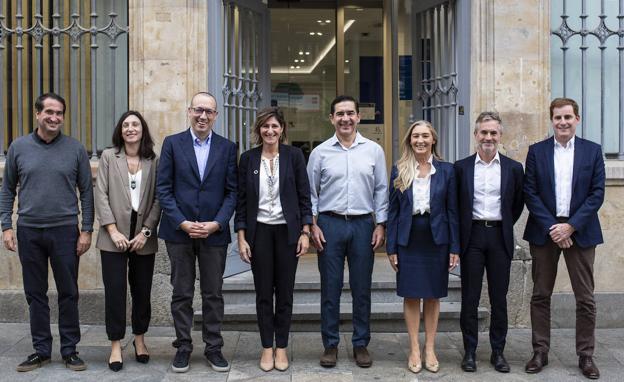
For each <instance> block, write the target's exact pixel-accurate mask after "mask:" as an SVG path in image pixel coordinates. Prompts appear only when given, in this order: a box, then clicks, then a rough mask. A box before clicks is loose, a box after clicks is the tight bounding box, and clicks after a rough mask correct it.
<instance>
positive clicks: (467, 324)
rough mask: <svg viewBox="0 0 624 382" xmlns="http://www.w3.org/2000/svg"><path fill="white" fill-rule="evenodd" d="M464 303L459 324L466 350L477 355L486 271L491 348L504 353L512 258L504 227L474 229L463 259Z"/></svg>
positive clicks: (475, 227)
mask: <svg viewBox="0 0 624 382" xmlns="http://www.w3.org/2000/svg"><path fill="white" fill-rule="evenodd" d="M461 266H462V268H461V286H462V291H461V295H462V302H461V314H460V319H459V324H460V327H461V331H462V336H463V339H464V350H466V351H467V352H474V351H475V350H476V348H477V343H478V335H479V331H478V322H477V320H478V316H477V312H478V308H479V299H480V298H481V286H482V282H483V271H484V270H486V271H487V280H488V294H489V296H490V304H491V311H492V316H491V319H490V345H491V347H492V351H494V352H502V351H503V350H504V349H505V343H506V338H507V291H508V289H509V271H510V269H511V258H510V257H509V256H508V255H507V252H506V251H505V242H504V240H503V231H502V227H484V226H482V225H475V224H473V226H472V231H471V232H470V243H469V244H468V249H467V250H466V252H465V253H464V254H462V257H461Z"/></svg>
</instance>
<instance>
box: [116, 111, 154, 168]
mask: <svg viewBox="0 0 624 382" xmlns="http://www.w3.org/2000/svg"><path fill="white" fill-rule="evenodd" d="M131 115H134V116H135V117H137V118H138V119H139V121H140V122H141V127H142V134H141V143H140V145H139V156H140V157H141V158H143V159H154V158H155V157H156V153H155V152H154V141H153V140H152V136H151V135H150V132H149V128H148V127H147V122H146V121H145V119H144V118H143V116H142V115H141V113H139V112H138V111H136V110H128V111H127V112H125V113H123V114H122V115H121V117H119V120H118V121H117V125H116V126H115V130H114V131H113V146H114V147H115V148H116V149H117V153H119V152H121V149H122V148H123V147H124V140H123V137H122V136H121V127H122V125H123V121H124V120H125V119H126V118H128V117H129V116H131Z"/></svg>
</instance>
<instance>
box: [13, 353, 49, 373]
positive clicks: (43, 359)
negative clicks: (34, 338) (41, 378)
mask: <svg viewBox="0 0 624 382" xmlns="http://www.w3.org/2000/svg"><path fill="white" fill-rule="evenodd" d="M46 363H50V357H48V356H45V355H41V354H37V353H33V354H31V355H29V356H28V357H27V358H26V361H24V362H22V363H20V364H19V365H17V368H16V370H17V371H20V372H24V371H32V370H35V369H36V368H38V367H41V366H43V365H45V364H46Z"/></svg>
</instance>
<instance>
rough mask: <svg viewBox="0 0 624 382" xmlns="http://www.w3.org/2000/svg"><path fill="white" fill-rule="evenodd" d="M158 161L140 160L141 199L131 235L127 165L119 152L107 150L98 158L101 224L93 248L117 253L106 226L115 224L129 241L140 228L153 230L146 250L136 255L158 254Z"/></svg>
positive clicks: (96, 197) (97, 206) (121, 152)
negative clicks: (134, 227)
mask: <svg viewBox="0 0 624 382" xmlns="http://www.w3.org/2000/svg"><path fill="white" fill-rule="evenodd" d="M157 168H158V157H156V158H155V159H154V160H148V159H142V160H141V169H142V170H143V172H142V174H141V199H140V202H139V210H138V211H137V223H136V229H135V232H130V215H131V214H132V205H131V203H130V188H129V187H128V184H129V179H128V162H126V154H125V152H124V150H123V149H122V150H121V151H120V152H119V153H117V149H116V148H111V149H106V150H104V152H102V156H101V157H100V164H99V167H98V174H97V180H96V182H95V194H94V196H95V210H96V212H97V216H98V219H99V221H100V230H99V232H98V237H97V243H96V245H95V246H96V247H97V248H99V249H101V250H104V251H110V252H120V251H119V249H117V247H115V244H114V243H113V241H112V240H111V237H110V235H109V234H108V231H107V230H106V228H104V226H105V225H108V224H112V223H115V224H116V225H117V229H118V230H119V232H121V233H122V234H124V235H125V236H126V237H127V238H128V240H131V239H132V238H133V237H134V236H136V235H137V234H138V233H139V232H141V229H142V228H143V227H147V228H149V229H151V230H152V236H151V237H150V238H149V239H147V242H146V243H145V246H144V247H143V248H142V249H141V250H140V251H138V252H137V254H139V255H146V254H152V253H156V252H157V251H158V234H157V232H156V227H157V226H158V221H159V220H160V206H159V204H158V200H157V199H156V195H155V192H156V190H155V189H156V169H157Z"/></svg>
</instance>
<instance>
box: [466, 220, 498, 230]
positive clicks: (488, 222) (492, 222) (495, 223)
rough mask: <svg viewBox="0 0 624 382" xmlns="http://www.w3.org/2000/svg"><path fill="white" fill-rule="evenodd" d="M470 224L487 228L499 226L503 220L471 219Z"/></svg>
mask: <svg viewBox="0 0 624 382" xmlns="http://www.w3.org/2000/svg"><path fill="white" fill-rule="evenodd" d="M472 225H478V226H481V227H487V228H492V227H500V226H502V225H503V222H501V221H500V220H473V221H472Z"/></svg>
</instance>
